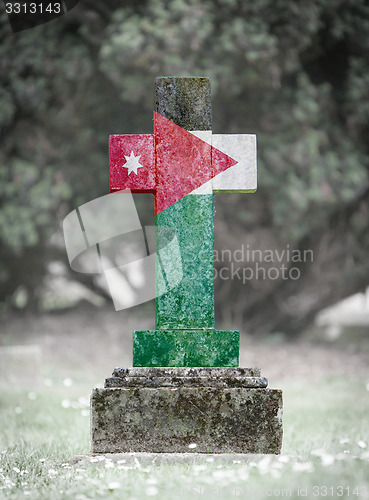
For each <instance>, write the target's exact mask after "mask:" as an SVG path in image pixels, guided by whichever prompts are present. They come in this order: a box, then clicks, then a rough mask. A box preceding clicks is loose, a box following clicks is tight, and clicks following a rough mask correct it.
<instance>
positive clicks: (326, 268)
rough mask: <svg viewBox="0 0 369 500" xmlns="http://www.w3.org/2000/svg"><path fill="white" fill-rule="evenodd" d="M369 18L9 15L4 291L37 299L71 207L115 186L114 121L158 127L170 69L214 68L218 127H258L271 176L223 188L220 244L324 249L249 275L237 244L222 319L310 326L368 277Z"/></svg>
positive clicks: (144, 4) (222, 285)
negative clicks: (17, 19) (22, 23)
mask: <svg viewBox="0 0 369 500" xmlns="http://www.w3.org/2000/svg"><path fill="white" fill-rule="evenodd" d="M368 33H369V7H368V6H367V3H366V2H365V0H355V1H352V0H307V1H306V2H303V3H302V2H301V3H297V2H290V1H289V0H277V1H275V0H274V1H272V0H258V2H244V1H242V0H150V1H144V0H142V1H139V2H137V1H133V0H131V1H126V2H125V3H124V5H123V6H122V4H121V2H119V1H107V2H105V3H104V5H100V4H99V5H98V4H96V2H92V1H90V0H85V1H81V2H80V3H79V4H78V6H77V7H75V9H73V10H72V11H71V12H69V13H68V14H67V15H65V16H64V17H62V18H59V19H58V20H57V21H55V22H52V23H49V24H45V25H43V26H40V27H38V28H34V29H32V30H28V31H25V32H23V33H18V34H16V35H12V34H10V32H9V28H8V27H7V25H6V19H5V17H4V16H3V17H2V23H1V38H2V43H1V47H0V52H1V76H0V80H1V92H0V110H1V111H0V126H1V134H2V148H1V164H2V166H1V169H2V170H1V172H2V173H1V188H0V189H1V195H0V196H1V203H2V208H1V212H0V228H1V232H0V238H1V250H0V252H1V254H0V257H1V260H0V262H1V266H2V267H1V269H0V300H5V298H6V297H9V296H11V295H12V294H13V293H14V291H15V290H16V289H17V288H18V287H19V286H20V285H23V286H25V287H26V288H27V289H28V293H29V296H30V297H34V298H35V300H34V301H30V304H31V303H32V302H37V300H36V299H37V290H38V288H39V287H40V285H41V283H42V281H41V279H40V278H41V277H42V276H43V275H44V273H45V272H47V265H46V264H47V262H48V260H52V259H55V258H62V257H60V255H59V252H60V250H58V247H57V246H55V245H53V240H52V237H51V236H52V234H53V233H54V232H55V231H56V229H57V227H56V221H57V218H58V217H59V220H60V218H62V216H63V215H64V214H65V213H66V212H67V211H68V210H69V208H73V207H75V206H76V205H78V204H81V203H83V202H85V201H87V200H89V199H93V198H94V197H96V196H101V195H102V194H105V193H106V192H107V168H108V167H107V163H108V161H107V160H108V159H107V142H108V135H109V133H134V132H148V133H150V132H151V123H150V120H151V110H152V84H153V79H154V78H155V76H158V75H159V74H160V75H198V76H202V75H206V76H210V77H211V78H212V87H213V117H214V126H213V129H214V131H215V132H229V133H244V132H247V131H248V132H250V133H256V134H257V135H258V143H259V151H258V162H259V191H258V193H257V194H256V195H219V196H217V198H216V219H215V220H216V226H215V229H216V247H217V249H219V250H220V249H222V248H226V249H230V250H233V251H234V250H237V249H239V248H242V247H244V249H245V248H246V249H249V250H250V251H251V250H253V249H262V250H264V251H265V250H272V251H273V252H274V253H273V255H274V258H275V259H276V260H278V258H277V256H276V253H275V251H276V250H277V251H279V252H282V251H283V250H285V251H286V250H287V249H288V250H290V251H291V252H292V250H293V249H295V250H299V251H301V252H303V251H304V250H310V249H311V250H312V251H313V255H314V259H313V260H314V261H313V262H310V260H308V261H307V262H292V261H291V259H290V260H289V261H288V262H287V260H288V259H286V252H285V257H284V260H283V259H282V261H283V262H282V264H285V265H286V266H287V267H288V266H289V267H291V268H293V267H296V268H298V271H299V273H300V279H283V278H282V273H279V276H278V278H277V279H274V278H273V279H270V278H269V279H268V278H267V279H260V277H259V279H247V280H242V270H243V268H248V267H250V268H251V269H252V270H253V272H254V274H255V266H256V264H257V263H256V262H250V261H248V259H247V258H248V257H250V254H249V255H246V253H245V255H244V256H243V260H241V261H240V262H235V261H234V258H233V264H234V265H236V267H239V268H240V273H241V278H239V277H238V276H240V275H238V276H237V274H234V279H228V280H221V279H217V281H216V300H217V313H218V316H217V317H218V320H220V321H222V322H223V323H225V326H227V325H226V323H228V322H232V325H233V326H235V325H237V326H239V327H241V325H243V326H244V328H245V329H246V330H247V331H249V332H250V333H253V332H258V331H284V332H287V333H295V332H296V331H298V330H299V329H301V328H303V327H304V326H306V325H307V324H308V322H309V321H311V319H312V317H313V316H314V314H315V313H316V312H317V311H318V310H319V309H321V308H322V307H324V306H327V305H329V304H331V303H333V302H335V301H336V300H338V299H340V298H343V297H345V296H347V295H348V294H350V293H353V292H356V291H358V290H360V289H362V288H363V287H365V286H366V285H367V284H368V282H369V264H368V263H367V260H366V256H367V253H368V247H369V241H368V234H369V232H368V220H369V219H368V211H369V206H368V194H369V180H368V168H369V147H368V141H367V137H368V132H369V130H368V128H369V95H368V94H369V65H368V59H369V51H368V48H369V37H368ZM263 255H264V256H265V254H263ZM309 255H310V254H309ZM31 256H33V257H31ZM264 260H265V259H264ZM31 262H32V270H33V271H32V272H30V266H31ZM216 264H217V268H218V270H219V269H220V268H221V267H226V268H227V269H228V271H229V276H231V271H230V269H231V264H232V263H231V262H228V261H227V260H226V259H223V261H222V260H221V259H219V261H217V263H216ZM258 264H259V265H260V266H263V267H265V268H266V269H268V268H270V267H277V268H280V266H281V262H274V263H273V262H269V263H267V262H265V261H260V262H258ZM250 272H251V271H250ZM223 275H224V274H223ZM91 283H92V282H90V284H91ZM228 326H231V325H228Z"/></svg>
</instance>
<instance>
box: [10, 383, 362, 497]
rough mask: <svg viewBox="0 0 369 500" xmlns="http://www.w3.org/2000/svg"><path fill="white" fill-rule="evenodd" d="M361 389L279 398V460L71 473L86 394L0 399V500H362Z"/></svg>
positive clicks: (323, 389) (82, 431) (63, 390)
mask: <svg viewBox="0 0 369 500" xmlns="http://www.w3.org/2000/svg"><path fill="white" fill-rule="evenodd" d="M366 383H367V381H365V380H364V381H363V380H359V379H357V380H355V379H351V380H347V379H346V378H344V377H342V378H333V379H326V380H324V382H321V383H320V384H317V383H315V385H314V386H311V385H310V386H309V385H308V383H307V382H299V381H296V382H294V383H291V384H289V385H287V384H285V385H284V386H282V388H283V390H284V408H285V412H284V445H283V450H282V455H281V456H280V457H279V459H274V458H269V457H256V458H255V460H253V461H251V462H250V463H249V464H242V463H233V462H232V460H231V461H230V463H229V464H220V463H219V462H218V461H217V459H216V458H215V459H213V458H212V457H206V456H205V457H204V458H203V460H201V461H197V463H196V464H193V465H179V464H177V465H168V464H166V465H163V464H162V465H155V464H150V465H147V464H142V463H140V461H139V460H136V461H134V462H133V463H125V462H122V461H121V462H119V463H113V462H112V461H110V460H109V459H105V460H101V461H98V462H96V461H94V460H96V459H93V461H92V462H90V459H88V460H87V461H84V462H83V463H82V464H77V465H71V463H70V459H71V458H72V457H73V456H74V455H77V454H87V453H88V452H89V448H90V445H89V412H88V397H89V392H90V387H86V386H75V385H73V386H72V387H64V386H62V385H60V386H57V387H52V388H50V387H45V388H44V389H40V390H38V391H34V392H29V391H20V390H18V391H15V390H14V391H10V390H8V391H5V390H2V391H1V393H0V498H17V499H18V498H24V497H27V496H29V497H30V498H32V499H50V500H57V499H65V498H68V499H75V500H83V499H87V498H103V499H105V498H109V499H110V498H111V499H139V498H149V497H157V498H160V499H174V498H201V499H214V498H222V499H231V498H250V499H251V498H252V499H259V498H270V497H273V498H274V497H289V498H300V497H306V498H319V497H328V498H338V497H343V498H353V499H357V498H369V418H368V416H369V392H368V390H367V387H366Z"/></svg>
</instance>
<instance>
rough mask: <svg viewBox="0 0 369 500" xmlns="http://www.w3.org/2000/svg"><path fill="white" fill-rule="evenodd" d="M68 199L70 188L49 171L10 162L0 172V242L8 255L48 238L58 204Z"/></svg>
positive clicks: (27, 164)
mask: <svg viewBox="0 0 369 500" xmlns="http://www.w3.org/2000/svg"><path fill="white" fill-rule="evenodd" d="M70 196H71V188H70V186H69V185H68V184H67V183H66V182H65V181H63V180H62V179H60V178H58V177H57V175H56V174H55V172H54V171H53V169H52V168H51V167H46V168H45V169H43V170H41V169H40V168H39V167H37V166H36V165H32V164H30V163H27V162H25V161H22V160H19V159H16V158H15V159H13V160H12V161H11V162H10V164H9V168H8V170H5V168H3V169H1V170H0V197H1V199H2V202H3V204H4V205H3V208H2V210H1V211H0V241H1V243H2V245H7V246H8V247H9V248H10V249H11V250H12V251H14V252H16V253H21V252H22V250H23V249H26V248H27V247H30V246H35V245H37V244H39V243H40V242H43V241H45V239H47V237H50V236H51V230H52V228H53V227H54V224H55V222H54V220H55V216H56V213H57V211H58V208H59V206H60V204H61V203H62V202H63V201H65V200H68V199H69V198H70Z"/></svg>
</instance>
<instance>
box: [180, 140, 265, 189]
mask: <svg viewBox="0 0 369 500" xmlns="http://www.w3.org/2000/svg"><path fill="white" fill-rule="evenodd" d="M191 134H193V135H195V136H196V137H198V138H199V139H202V140H203V141H205V142H207V143H208V144H211V145H212V146H214V147H215V148H217V149H219V151H221V152H222V153H225V154H227V155H228V156H230V157H231V158H233V159H234V160H236V161H238V163H237V164H236V165H234V166H233V167H230V168H228V169H227V170H226V171H225V172H222V173H220V174H218V175H216V176H215V177H214V178H213V179H211V180H210V181H207V182H205V183H204V184H202V185H201V186H200V187H198V188H197V189H194V190H193V191H192V192H191V193H190V194H212V192H213V191H215V192H218V191H226V192H227V191H228V192H232V191H233V192H254V191H256V189H257V163H256V135H254V134H212V133H211V131H209V130H205V131H203V130H199V131H198V130H196V131H193V132H191Z"/></svg>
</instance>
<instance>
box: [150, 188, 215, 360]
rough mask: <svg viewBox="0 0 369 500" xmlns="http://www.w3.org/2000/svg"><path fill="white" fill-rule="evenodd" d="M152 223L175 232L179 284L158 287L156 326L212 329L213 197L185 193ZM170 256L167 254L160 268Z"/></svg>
mask: <svg viewBox="0 0 369 500" xmlns="http://www.w3.org/2000/svg"><path fill="white" fill-rule="evenodd" d="M155 225H156V226H158V227H166V228H172V229H173V230H174V231H175V233H176V236H177V239H178V243H179V247H180V249H181V261H182V266H181V269H180V271H181V273H182V281H181V283H180V284H179V285H178V286H177V287H176V288H175V289H173V290H171V291H170V293H167V294H164V295H160V290H158V294H157V295H158V297H157V299H156V328H157V329H158V330H160V329H161V330H170V329H189V328H195V329H196V328H214V324H215V323H214V322H215V320H214V260H213V240H214V237H213V196H212V195H211V194H209V195H206V194H204V195H187V196H185V197H184V198H182V199H181V200H179V201H177V203H174V205H172V206H170V207H169V208H167V209H166V210H164V211H163V212H160V213H159V214H157V215H156V217H155ZM171 259H172V257H171V255H170V253H168V254H167V255H166V258H165V262H162V263H161V264H162V265H163V267H164V268H166V267H169V266H170V262H171ZM159 295H160V296H159ZM199 365H201V363H199V364H198V366H199ZM158 366H160V365H158ZM164 366H165V365H164ZM205 366H208V363H207V364H206V365H205Z"/></svg>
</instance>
